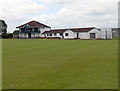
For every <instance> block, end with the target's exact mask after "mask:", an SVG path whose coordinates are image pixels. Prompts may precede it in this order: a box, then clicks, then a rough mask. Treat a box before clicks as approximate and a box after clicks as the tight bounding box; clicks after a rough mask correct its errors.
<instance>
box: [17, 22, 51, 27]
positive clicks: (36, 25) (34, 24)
mask: <svg viewBox="0 0 120 91" xmlns="http://www.w3.org/2000/svg"><path fill="white" fill-rule="evenodd" d="M27 24H28V25H29V26H30V27H31V28H40V27H48V28H50V26H47V25H44V24H42V23H39V22H37V21H30V22H28V23H26V24H23V25H21V26H18V27H16V28H23V27H24V26H25V25H27Z"/></svg>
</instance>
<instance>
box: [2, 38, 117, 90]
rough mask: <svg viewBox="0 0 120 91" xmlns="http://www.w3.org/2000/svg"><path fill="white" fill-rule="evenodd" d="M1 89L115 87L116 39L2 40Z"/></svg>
mask: <svg viewBox="0 0 120 91" xmlns="http://www.w3.org/2000/svg"><path fill="white" fill-rule="evenodd" d="M2 51H3V53H2V54H3V55H2V56H3V65H2V66H3V84H2V86H3V89H117V88H118V59H117V57H118V43H117V40H44V39H21V40H17V39H10V40H3V48H2Z"/></svg>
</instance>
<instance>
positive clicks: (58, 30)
mask: <svg viewBox="0 0 120 91" xmlns="http://www.w3.org/2000/svg"><path fill="white" fill-rule="evenodd" d="M66 30H67V29H54V30H50V31H45V32H43V34H44V33H63V32H65V31H66Z"/></svg>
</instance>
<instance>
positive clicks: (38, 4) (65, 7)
mask: <svg viewBox="0 0 120 91" xmlns="http://www.w3.org/2000/svg"><path fill="white" fill-rule="evenodd" d="M118 1H119V0H0V19H3V20H5V21H6V23H7V25H8V31H9V32H13V31H14V30H15V29H16V27H17V26H19V25H21V24H23V23H26V22H29V21H31V20H36V21H38V22H41V23H44V24H46V25H49V26H51V27H52V28H71V27H91V26H95V27H117V26H118V23H117V21H118Z"/></svg>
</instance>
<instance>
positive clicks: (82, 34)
mask: <svg viewBox="0 0 120 91" xmlns="http://www.w3.org/2000/svg"><path fill="white" fill-rule="evenodd" d="M100 32H101V30H100V29H97V28H95V27H89V28H68V29H55V30H50V31H45V32H43V33H42V34H44V37H48V38H63V39H100V38H101V34H100Z"/></svg>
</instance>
